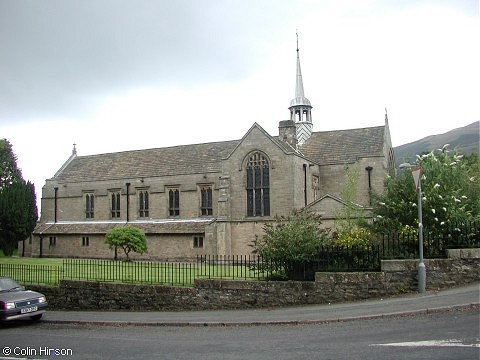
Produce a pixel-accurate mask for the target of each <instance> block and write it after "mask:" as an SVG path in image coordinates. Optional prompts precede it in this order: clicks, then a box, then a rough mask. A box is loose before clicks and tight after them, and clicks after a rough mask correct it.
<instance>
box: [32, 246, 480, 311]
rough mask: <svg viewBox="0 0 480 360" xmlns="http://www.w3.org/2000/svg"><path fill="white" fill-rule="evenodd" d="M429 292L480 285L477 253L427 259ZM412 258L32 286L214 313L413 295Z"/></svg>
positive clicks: (88, 298) (95, 302) (71, 302)
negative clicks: (333, 268)
mask: <svg viewBox="0 0 480 360" xmlns="http://www.w3.org/2000/svg"><path fill="white" fill-rule="evenodd" d="M425 267H426V272H427V284H426V285H427V290H438V289H444V288H448V287H453V286H460V285H465V284H471V283H475V282H478V281H479V279H480V249H473V250H472V249H469V251H465V250H462V251H460V250H455V251H452V253H451V255H450V258H449V259H433V260H426V261H425ZM417 286H418V281H417V261H416V260H386V261H382V271H380V272H357V273H340V272H339V273H317V274H316V277H315V281H314V282H313V281H312V282H301V281H268V282H267V281H243V280H208V279H197V280H196V281H195V286H194V287H173V286H162V285H134V284H118V283H99V282H89V281H62V282H61V284H60V286H58V287H50V286H34V287H30V288H34V289H35V290H38V291H40V292H43V293H44V294H46V295H47V298H48V302H49V304H50V308H51V309H58V310H60V309H67V310H132V311H136V310H137V311H140V310H143V311H145V310H157V311H178V310H212V309H241V308H260V307H281V306H292V305H305V304H322V303H335V302H345V301H354V300H364V299H369V298H380V297H386V296H395V295H399V294H403V293H411V292H415V291H417Z"/></svg>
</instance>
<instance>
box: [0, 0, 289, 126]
mask: <svg viewBox="0 0 480 360" xmlns="http://www.w3.org/2000/svg"><path fill="white" fill-rule="evenodd" d="M257 3H258V4H257ZM276 4H277V2H275V1H274V2H272V3H269V2H268V1H266V2H265V3H263V4H262V2H256V1H243V2H242V1H228V0H222V1H220V0H218V1H217V0H215V1H211V0H209V1H194V0H191V1H187V0H184V1H181V0H180V1H148V0H142V1H118V0H117V1H112V0H103V1H102V0H82V1H63V0H44V1H26V0H3V1H2V2H0V49H1V51H2V55H1V56H0V79H1V81H0V121H1V122H3V123H5V122H9V121H18V120H19V119H20V118H24V117H26V118H34V117H37V116H38V117H41V116H44V115H59V116H62V115H64V114H65V113H67V112H68V113H70V114H71V113H74V114H79V113H81V112H83V111H87V110H86V109H87V108H88V107H89V105H90V106H92V104H94V103H95V98H96V97H97V96H100V95H103V94H108V93H111V92H112V93H113V92H116V91H121V89H125V88H129V87H139V86H156V85H159V84H162V85H164V86H172V85H177V86H187V85H188V84H196V83H201V82H204V81H232V80H236V79H238V78H241V77H242V76H244V75H245V74H246V73H248V71H250V69H251V68H252V67H253V66H254V65H255V62H256V58H257V56H256V53H257V52H258V51H261V49H259V48H258V45H256V44H257V43H256V42H255V41H253V40H258V39H262V38H263V41H267V40H268V37H269V36H274V35H273V32H274V31H275V30H274V26H273V25H274V22H275V21H285V20H284V19H285V18H286V17H287V14H288V7H286V6H280V5H276ZM259 29H263V31H262V33H258V30H259Z"/></svg>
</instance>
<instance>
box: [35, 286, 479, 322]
mask: <svg viewBox="0 0 480 360" xmlns="http://www.w3.org/2000/svg"><path fill="white" fill-rule="evenodd" d="M479 302H480V283H477V284H473V285H468V286H463V287H457V288H452V289H447V290H442V291H438V292H433V291H429V292H426V293H425V294H409V295H405V296H401V297H393V298H387V299H377V300H367V301H358V302H352V303H340V304H322V305H305V306H297V307H286V308H272V309H246V310H211V311H179V312H175V311H149V312H137V311H111V312H108V311H107V312H105V311H52V310H49V311H47V312H46V313H45V314H44V317H43V320H42V321H43V322H46V323H57V324H86V325H88V324H90V325H116V326H242V325H244V326H247V325H249V326H251V325H287V324H318V323H328V322H338V321H352V320H360V319H375V318H385V317H396V316H413V315H419V314H430V313H435V312H446V311H453V310H461V309H474V310H475V311H477V312H478V309H479Z"/></svg>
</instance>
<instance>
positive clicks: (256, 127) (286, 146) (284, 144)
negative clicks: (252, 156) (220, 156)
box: [224, 123, 295, 160]
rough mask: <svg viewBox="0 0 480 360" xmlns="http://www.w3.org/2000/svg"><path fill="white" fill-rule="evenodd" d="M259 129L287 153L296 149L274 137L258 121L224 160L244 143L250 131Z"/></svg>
mask: <svg viewBox="0 0 480 360" xmlns="http://www.w3.org/2000/svg"><path fill="white" fill-rule="evenodd" d="M254 129H258V130H259V131H260V132H262V133H263V134H264V135H265V137H266V138H267V139H269V140H270V141H272V142H273V143H274V144H275V145H277V146H278V147H279V148H280V149H281V150H282V151H283V152H285V153H287V154H288V153H294V152H295V149H294V148H292V147H291V146H290V145H289V144H287V143H286V142H284V141H280V140H279V139H278V137H274V136H272V135H270V134H269V133H268V132H267V131H265V129H264V128H262V127H261V126H260V125H259V124H258V123H254V124H253V125H252V126H251V127H250V129H248V131H247V132H246V133H245V135H244V136H243V137H242V139H241V140H240V141H239V142H238V143H237V144H236V146H235V147H234V148H233V149H232V151H230V153H228V155H227V156H226V157H225V158H224V160H226V159H228V158H229V157H230V156H231V155H232V154H233V153H234V152H235V150H236V149H237V148H238V147H239V146H240V145H241V144H242V142H243V141H245V139H246V138H247V137H248V136H249V135H250V133H251V132H252V131H253V130H254Z"/></svg>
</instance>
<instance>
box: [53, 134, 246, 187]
mask: <svg viewBox="0 0 480 360" xmlns="http://www.w3.org/2000/svg"><path fill="white" fill-rule="evenodd" d="M238 143H239V140H232V141H223V142H212V143H205V144H195V145H183V146H173V147H166V148H157V149H147V150H134V151H124V152H117V153H108V154H100V155H91V156H76V157H74V158H72V159H69V161H68V162H67V163H66V164H65V166H64V167H62V169H61V171H58V172H57V174H55V176H54V180H57V181H65V182H80V181H85V179H88V180H89V181H98V180H114V179H128V178H138V177H158V176H164V175H172V174H174V175H184V174H202V173H212V172H219V171H221V159H222V158H224V157H225V156H227V155H228V154H229V153H230V152H231V151H232V150H233V149H234V148H235V146H237V144H238Z"/></svg>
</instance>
